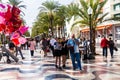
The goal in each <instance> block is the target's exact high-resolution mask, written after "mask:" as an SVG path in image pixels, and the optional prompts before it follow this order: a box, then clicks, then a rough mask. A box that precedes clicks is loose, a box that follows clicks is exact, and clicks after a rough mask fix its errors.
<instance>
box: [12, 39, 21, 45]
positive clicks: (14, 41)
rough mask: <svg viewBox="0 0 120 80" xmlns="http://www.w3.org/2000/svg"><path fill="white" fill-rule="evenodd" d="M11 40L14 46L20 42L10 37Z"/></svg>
mask: <svg viewBox="0 0 120 80" xmlns="http://www.w3.org/2000/svg"><path fill="white" fill-rule="evenodd" d="M12 42H13V43H14V45H16V46H17V45H19V44H20V43H19V40H18V39H12Z"/></svg>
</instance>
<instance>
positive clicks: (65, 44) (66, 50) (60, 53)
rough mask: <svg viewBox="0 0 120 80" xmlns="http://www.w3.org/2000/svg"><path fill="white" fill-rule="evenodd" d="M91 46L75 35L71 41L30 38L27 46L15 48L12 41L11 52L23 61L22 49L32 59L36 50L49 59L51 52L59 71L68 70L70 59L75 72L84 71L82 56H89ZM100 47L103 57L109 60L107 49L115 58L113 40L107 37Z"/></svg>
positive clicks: (10, 44) (87, 41) (52, 38)
mask: <svg viewBox="0 0 120 80" xmlns="http://www.w3.org/2000/svg"><path fill="white" fill-rule="evenodd" d="M89 44H90V41H89V40H87V39H85V38H83V39H77V38H75V35H74V34H73V35H72V36H71V37H70V38H69V39H66V38H65V37H63V38H54V37H51V38H42V39H41V40H39V41H36V40H35V39H34V38H30V39H29V40H27V42H26V43H25V44H23V45H17V46H15V45H14V43H12V41H10V42H9V50H10V51H11V52H12V53H14V54H15V56H16V57H17V55H18V54H20V56H21V58H22V59H25V57H24V54H23V53H22V49H28V50H29V51H30V55H31V57H34V51H35V50H36V49H41V50H43V52H44V57H47V55H48V54H49V53H48V52H51V53H52V55H53V58H55V67H56V68H57V69H59V70H62V69H63V68H66V61H67V58H68V57H70V59H71V62H72V67H73V70H80V71H82V70H83V68H82V65H81V58H82V55H84V57H86V55H87V54H88V52H89ZM80 45H82V47H83V50H82V51H80ZM100 45H101V48H102V49H103V56H104V57H105V58H107V55H108V52H107V48H109V49H110V54H111V58H113V57H114V47H115V43H114V41H113V40H112V39H111V38H109V40H108V39H106V37H104V38H103V39H102V40H101V43H100ZM81 54H82V55H81ZM7 58H9V57H8V56H7ZM8 61H10V60H8ZM9 63H10V62H9ZM76 63H77V64H76Z"/></svg>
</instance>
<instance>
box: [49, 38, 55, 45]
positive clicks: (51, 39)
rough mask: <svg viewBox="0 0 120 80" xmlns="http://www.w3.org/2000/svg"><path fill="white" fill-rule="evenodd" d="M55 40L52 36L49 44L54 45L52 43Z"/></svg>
mask: <svg viewBox="0 0 120 80" xmlns="http://www.w3.org/2000/svg"><path fill="white" fill-rule="evenodd" d="M55 42H56V40H55V39H54V38H52V39H51V40H50V45H52V46H54V43H55Z"/></svg>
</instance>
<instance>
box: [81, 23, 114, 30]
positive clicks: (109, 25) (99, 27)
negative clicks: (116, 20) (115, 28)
mask: <svg viewBox="0 0 120 80" xmlns="http://www.w3.org/2000/svg"><path fill="white" fill-rule="evenodd" d="M111 26H112V24H107V25H101V26H97V27H96V30H100V29H105V28H106V29H107V28H109V27H111ZM87 31H89V28H85V29H82V30H81V32H87Z"/></svg>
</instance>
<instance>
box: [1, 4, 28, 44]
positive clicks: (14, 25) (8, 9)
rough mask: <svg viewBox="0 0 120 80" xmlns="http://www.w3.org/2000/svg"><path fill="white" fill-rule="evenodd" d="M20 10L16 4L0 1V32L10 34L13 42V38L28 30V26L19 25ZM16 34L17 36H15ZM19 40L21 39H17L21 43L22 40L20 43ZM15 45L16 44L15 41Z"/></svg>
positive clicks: (20, 22) (20, 20) (20, 21)
mask: <svg viewBox="0 0 120 80" xmlns="http://www.w3.org/2000/svg"><path fill="white" fill-rule="evenodd" d="M20 12H21V11H20V9H19V8H18V7H16V6H11V5H9V4H3V3H0V32H4V34H7V35H11V40H12V41H13V42H14V40H13V39H19V38H21V36H22V35H23V33H25V32H26V31H27V30H28V27H25V26H21V24H22V19H21V17H20ZM22 30H23V31H22ZM16 34H18V35H19V36H18V37H15V35H16ZM21 39H23V38H21ZM20 41H21V40H19V44H23V42H22V43H21V42H20ZM24 41H25V40H24ZM14 43H15V42H14ZM15 45H18V44H16V43H15Z"/></svg>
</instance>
